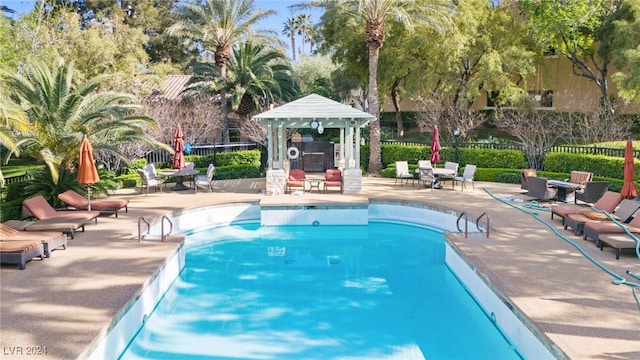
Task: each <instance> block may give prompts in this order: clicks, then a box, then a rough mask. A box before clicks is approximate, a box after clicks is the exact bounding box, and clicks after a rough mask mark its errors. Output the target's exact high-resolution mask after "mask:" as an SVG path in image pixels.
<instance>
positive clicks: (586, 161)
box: [544, 152, 640, 179]
mask: <svg viewBox="0 0 640 360" xmlns="http://www.w3.org/2000/svg"><path fill="white" fill-rule="evenodd" d="M634 168H635V175H636V179H638V178H639V177H640V163H639V162H638V161H637V160H634ZM544 170H545V171H555V172H560V173H571V171H572V170H584V171H590V172H592V173H593V174H594V177H595V176H606V177H608V178H614V179H622V178H624V174H623V170H624V158H618V157H611V156H603V155H578V154H569V153H559V152H557V153H549V154H547V156H546V157H545V161H544Z"/></svg>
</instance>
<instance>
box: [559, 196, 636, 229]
mask: <svg viewBox="0 0 640 360" xmlns="http://www.w3.org/2000/svg"><path fill="white" fill-rule="evenodd" d="M638 209H640V201H635V200H629V199H624V200H622V202H621V203H620V206H618V207H617V208H616V209H615V210H614V211H613V213H611V214H608V213H604V212H600V211H596V210H587V211H584V212H582V213H579V214H569V215H567V217H565V218H564V229H565V230H566V229H567V228H571V229H573V232H574V234H576V235H581V234H582V232H583V231H584V226H585V224H587V223H590V222H603V221H611V218H613V219H615V220H616V221H620V222H623V223H624V222H627V221H629V220H630V219H631V217H632V216H633V215H634V214H635V213H636V212H637V211H638Z"/></svg>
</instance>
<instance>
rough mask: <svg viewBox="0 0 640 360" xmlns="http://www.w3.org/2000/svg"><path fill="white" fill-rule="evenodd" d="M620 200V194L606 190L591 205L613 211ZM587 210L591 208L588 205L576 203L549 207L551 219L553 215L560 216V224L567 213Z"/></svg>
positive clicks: (579, 212)
mask: <svg viewBox="0 0 640 360" xmlns="http://www.w3.org/2000/svg"><path fill="white" fill-rule="evenodd" d="M620 202H622V195H620V193H618V192H615V191H607V192H605V193H604V195H602V197H601V198H600V199H599V200H598V201H596V203H595V204H593V207H594V208H596V209H598V210H601V211H602V210H604V211H606V212H608V213H611V212H613V210H614V209H615V208H616V207H617V206H618V204H620ZM587 210H591V207H590V206H586V205H578V204H566V205H559V206H554V207H553V208H552V209H551V220H553V215H557V216H560V217H561V218H562V225H564V219H565V218H566V217H567V216H569V214H581V213H583V212H585V211H587Z"/></svg>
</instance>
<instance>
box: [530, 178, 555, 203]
mask: <svg viewBox="0 0 640 360" xmlns="http://www.w3.org/2000/svg"><path fill="white" fill-rule="evenodd" d="M527 195H528V196H531V197H532V198H534V199H538V200H553V199H555V198H556V197H557V196H558V189H557V188H555V187H552V186H549V183H548V181H547V179H546V178H543V177H537V176H529V177H528V178H527Z"/></svg>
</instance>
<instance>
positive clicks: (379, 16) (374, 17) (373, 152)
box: [292, 0, 452, 174]
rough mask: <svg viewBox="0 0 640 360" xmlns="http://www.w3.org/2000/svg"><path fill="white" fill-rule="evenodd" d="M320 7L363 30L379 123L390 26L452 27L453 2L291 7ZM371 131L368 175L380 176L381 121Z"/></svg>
mask: <svg viewBox="0 0 640 360" xmlns="http://www.w3.org/2000/svg"><path fill="white" fill-rule="evenodd" d="M317 7H320V8H324V9H326V10H331V11H330V14H332V15H333V16H344V17H348V18H354V19H356V20H357V21H359V22H361V23H362V25H363V26H364V35H365V43H366V44H367V48H368V49H369V91H368V94H367V102H368V106H369V109H368V111H369V113H370V114H371V115H374V116H375V117H376V118H377V119H380V109H379V101H378V80H377V76H378V57H379V54H380V48H381V47H382V44H383V42H384V39H385V32H386V25H387V22H388V21H390V20H395V21H396V22H397V23H398V24H399V25H401V26H403V27H405V28H407V29H409V30H411V29H412V28H413V21H414V20H422V21H423V22H425V23H426V24H428V25H430V26H432V27H433V28H434V29H441V28H443V27H445V26H448V25H449V24H452V22H451V18H450V15H451V2H449V1H444V0H309V1H307V2H305V3H303V4H298V5H293V6H292V8H293V9H300V8H302V9H304V8H317ZM325 16H326V14H325ZM345 20H346V19H345ZM369 128H370V129H369V130H370V134H369V140H370V154H369V167H368V172H369V173H372V174H377V173H379V172H380V171H381V170H382V158H381V150H382V149H381V142H380V121H379V120H378V121H372V122H371V123H370V125H369Z"/></svg>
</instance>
